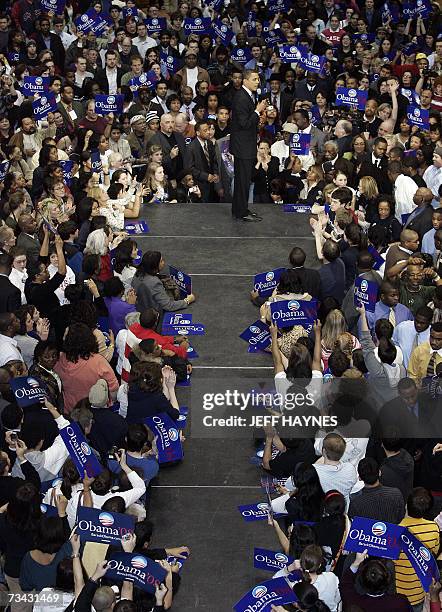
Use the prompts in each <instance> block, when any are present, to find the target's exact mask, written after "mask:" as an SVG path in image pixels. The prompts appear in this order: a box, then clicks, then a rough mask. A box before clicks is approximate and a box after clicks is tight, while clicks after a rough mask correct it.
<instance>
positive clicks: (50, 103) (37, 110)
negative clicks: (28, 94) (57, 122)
mask: <svg viewBox="0 0 442 612" xmlns="http://www.w3.org/2000/svg"><path fill="white" fill-rule="evenodd" d="M56 110H57V102H56V100H55V94H54V93H52V92H49V93H46V94H44V95H43V96H41V97H40V98H38V99H37V100H34V101H33V102H32V111H33V113H34V117H35V120H36V121H41V120H42V119H44V118H45V117H47V116H48V114H49V113H53V112H54V111H56Z"/></svg>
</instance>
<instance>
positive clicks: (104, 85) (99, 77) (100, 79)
mask: <svg viewBox="0 0 442 612" xmlns="http://www.w3.org/2000/svg"><path fill="white" fill-rule="evenodd" d="M123 74H124V71H123V69H122V68H117V87H121V77H122V76H123ZM95 80H96V81H97V83H98V84H99V85H100V89H101V91H102V92H103V93H105V94H108V93H109V81H108V80H107V76H106V68H103V69H102V70H99V71H98V72H97V74H96V75H95Z"/></svg>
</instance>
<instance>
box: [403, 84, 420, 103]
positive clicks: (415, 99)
mask: <svg viewBox="0 0 442 612" xmlns="http://www.w3.org/2000/svg"><path fill="white" fill-rule="evenodd" d="M400 91H401V94H402V95H403V96H405V97H406V98H407V100H408V102H409V103H410V104H414V105H416V106H419V96H418V95H417V93H416V92H415V91H414V89H409V88H408V87H401V90H400Z"/></svg>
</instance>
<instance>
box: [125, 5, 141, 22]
mask: <svg viewBox="0 0 442 612" xmlns="http://www.w3.org/2000/svg"><path fill="white" fill-rule="evenodd" d="M127 17H138V9H137V8H136V7H135V6H130V7H127V6H125V7H124V9H123V19H126V18H127Z"/></svg>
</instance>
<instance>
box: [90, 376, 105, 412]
mask: <svg viewBox="0 0 442 612" xmlns="http://www.w3.org/2000/svg"><path fill="white" fill-rule="evenodd" d="M108 398H109V389H108V386H107V382H106V381H105V380H104V379H103V378H99V379H98V380H97V382H96V383H95V385H93V386H92V387H91V388H90V389H89V401H90V403H91V406H94V407H95V408H106V406H107V402H108Z"/></svg>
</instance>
